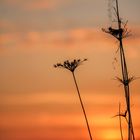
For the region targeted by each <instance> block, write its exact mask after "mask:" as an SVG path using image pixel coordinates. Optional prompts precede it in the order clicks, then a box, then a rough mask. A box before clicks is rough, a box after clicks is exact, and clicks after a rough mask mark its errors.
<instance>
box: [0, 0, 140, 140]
mask: <svg viewBox="0 0 140 140" xmlns="http://www.w3.org/2000/svg"><path fill="white" fill-rule="evenodd" d="M119 4H120V7H119V8H120V14H121V17H122V18H123V19H124V21H127V20H128V28H129V29H130V30H131V33H132V36H130V37H129V38H127V39H125V40H124V47H125V51H126V59H127V64H128V71H129V75H130V76H135V77H140V15H139V13H140V0H119ZM108 8H109V7H108V0H0V140H89V136H88V131H87V128H86V124H85V120H84V116H83V114H82V110H81V106H80V102H79V99H78V96H77V92H76V88H75V85H74V81H73V79H72V75H71V73H70V72H69V71H67V70H64V69H55V68H54V67H53V64H56V63H57V62H63V61H64V60H67V59H68V60H73V59H75V58H81V59H83V58H87V59H88V61H86V62H85V63H83V65H81V66H79V67H78V69H76V71H75V75H76V78H77V82H78V85H79V88H80V91H81V96H82V99H83V102H84V105H85V108H86V112H87V115H88V119H89V123H90V127H91V131H92V135H93V137H94V140H120V139H121V137H120V131H119V118H117V117H116V118H112V116H114V115H116V114H117V113H118V106H119V102H121V111H122V112H123V111H125V102H124V92H123V86H122V85H120V83H119V82H118V81H117V80H114V79H115V76H119V77H121V71H120V70H121V68H120V59H119V53H118V52H117V49H118V42H116V40H115V39H114V38H112V37H111V36H109V35H108V34H105V33H104V32H102V30H101V29H102V28H107V27H108V26H111V25H112V22H111V19H110V18H109V12H108ZM115 60H117V61H115ZM130 88H131V109H132V115H133V122H134V130H135V135H136V140H140V119H139V118H140V79H137V80H135V81H133V82H132V83H131V85H130ZM123 126H124V129H125V131H124V136H125V138H126V136H127V131H126V130H127V128H126V126H127V125H126V122H125V120H124V119H123Z"/></svg>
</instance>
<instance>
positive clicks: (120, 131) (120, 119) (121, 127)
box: [119, 103, 123, 140]
mask: <svg viewBox="0 0 140 140" xmlns="http://www.w3.org/2000/svg"><path fill="white" fill-rule="evenodd" d="M120 113H121V105H120V103H119V122H120V133H121V139H122V140H123V131H122V120H121V116H120Z"/></svg>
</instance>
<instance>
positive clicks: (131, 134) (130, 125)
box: [116, 0, 135, 140]
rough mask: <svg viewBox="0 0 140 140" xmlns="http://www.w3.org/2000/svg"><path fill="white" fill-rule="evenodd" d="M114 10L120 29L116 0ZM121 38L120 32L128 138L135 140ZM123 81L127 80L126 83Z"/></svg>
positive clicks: (120, 40)
mask: <svg viewBox="0 0 140 140" xmlns="http://www.w3.org/2000/svg"><path fill="white" fill-rule="evenodd" d="M116 10H117V12H116V13H117V18H118V29H119V30H121V24H122V22H121V19H120V16H119V8H118V0H116ZM122 39H123V38H122V32H120V33H119V42H120V59H121V68H122V77H123V82H124V91H125V98H126V105H127V112H128V140H132V139H133V140H135V136H134V131H133V123H132V117H131V109H130V105H131V101H130V89H129V77H128V71H127V64H126V59H125V53H124V49H123V42H122ZM125 82H127V84H126V83H125ZM132 136H133V138H132Z"/></svg>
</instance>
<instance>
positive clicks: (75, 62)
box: [54, 59, 87, 72]
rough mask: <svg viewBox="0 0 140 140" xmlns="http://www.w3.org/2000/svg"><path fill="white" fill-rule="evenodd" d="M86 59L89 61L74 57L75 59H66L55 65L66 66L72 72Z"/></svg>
mask: <svg viewBox="0 0 140 140" xmlns="http://www.w3.org/2000/svg"><path fill="white" fill-rule="evenodd" d="M84 61H87V59H83V60H81V59H74V60H73V61H69V60H66V61H64V62H63V63H57V64H55V65H54V67H55V68H65V69H67V70H70V71H71V72H74V70H75V69H76V68H77V67H78V66H79V65H81V64H82V63H83V62H84Z"/></svg>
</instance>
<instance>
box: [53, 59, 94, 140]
mask: <svg viewBox="0 0 140 140" xmlns="http://www.w3.org/2000/svg"><path fill="white" fill-rule="evenodd" d="M84 61H87V59H83V60H80V59H77V60H76V59H74V60H73V61H71V62H70V61H68V60H66V61H64V63H63V64H61V63H57V64H56V65H54V67H55V68H57V67H59V68H65V69H67V70H69V71H71V73H72V76H73V79H74V83H75V86H76V90H77V93H78V97H79V100H80V104H81V107H82V111H83V114H84V117H85V121H86V125H87V129H88V133H89V137H90V140H93V138H92V134H91V130H90V126H89V122H88V118H87V115H86V111H85V108H84V104H83V101H82V98H81V95H80V91H79V88H78V84H77V81H76V77H75V73H74V72H75V69H76V68H77V67H78V66H79V65H81V64H82V63H83V62H84Z"/></svg>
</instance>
